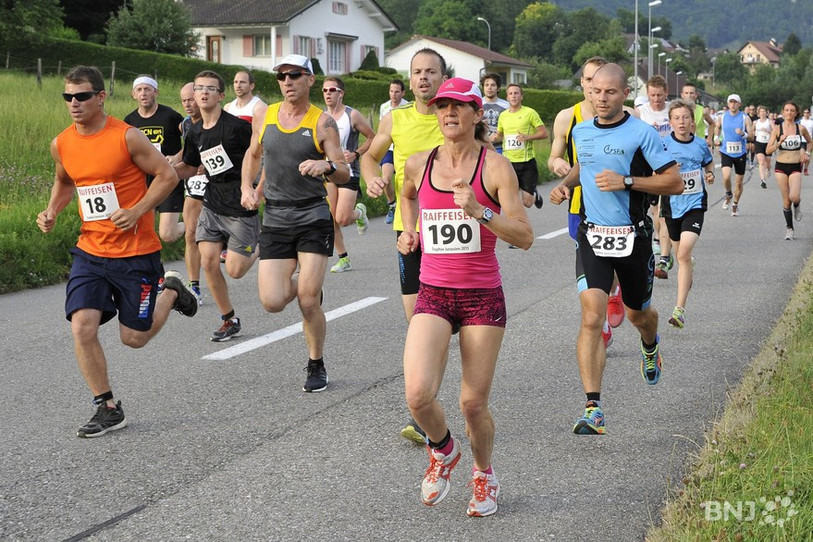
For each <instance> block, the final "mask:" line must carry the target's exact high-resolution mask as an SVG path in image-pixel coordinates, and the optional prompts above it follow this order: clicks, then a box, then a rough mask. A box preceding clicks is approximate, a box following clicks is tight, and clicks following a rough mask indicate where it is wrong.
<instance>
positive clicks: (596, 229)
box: [587, 224, 635, 258]
mask: <svg viewBox="0 0 813 542" xmlns="http://www.w3.org/2000/svg"><path fill="white" fill-rule="evenodd" d="M587 240H588V241H589V242H590V246H591V247H592V249H593V254H595V255H596V256H600V257H603V258H624V257H626V256H629V255H630V254H632V249H633V247H634V246H635V228H634V227H632V226H597V225H595V224H593V225H592V226H590V227H589V228H587Z"/></svg>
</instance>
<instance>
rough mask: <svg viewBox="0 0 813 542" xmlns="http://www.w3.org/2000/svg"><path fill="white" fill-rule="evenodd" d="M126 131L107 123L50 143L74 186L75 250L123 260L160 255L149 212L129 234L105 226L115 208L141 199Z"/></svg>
mask: <svg viewBox="0 0 813 542" xmlns="http://www.w3.org/2000/svg"><path fill="white" fill-rule="evenodd" d="M131 129H133V128H132V126H130V125H128V124H126V123H125V122H123V121H121V120H119V119H117V118H114V117H110V116H108V117H107V124H105V127H104V128H103V129H102V130H101V131H99V132H97V133H95V134H92V135H89V136H84V135H80V134H79V132H77V130H76V125H74V124H72V125H71V126H69V127H68V128H66V129H65V130H64V131H63V132H62V133H61V134H59V135H58V136H57V138H56V147H57V151H58V152H59V157H60V159H61V160H62V165H63V166H64V167H65V171H66V172H67V173H68V176H69V177H70V178H71V179H72V180H73V182H74V184H75V185H76V191H77V194H78V196H79V217H80V218H81V219H82V227H81V229H80V234H79V241H78V242H77V243H76V246H77V247H79V248H80V249H82V250H84V251H85V252H88V253H89V254H93V255H95V256H101V257H104V258H127V257H130V256H141V255H144V254H152V253H153V252H157V251H159V250H161V241H160V240H159V239H158V235H157V234H156V233H155V217H154V214H153V211H149V212H147V213H144V215H143V216H142V217H141V218H140V219H139V220H138V223H137V225H136V227H135V228H133V229H131V230H128V231H123V230H121V229H119V228H117V227H116V226H115V225H114V224H113V222H111V221H110V219H109V218H108V217H109V214H110V213H112V212H113V211H115V210H116V209H118V208H123V209H128V208H130V207H132V206H133V205H135V204H136V203H138V201H140V200H141V198H143V197H144V195H145V194H146V193H147V181H146V176H145V174H144V172H143V171H142V170H141V169H140V168H139V167H138V166H137V165H135V164H134V163H133V160H132V158H131V156H130V151H129V150H128V149H127V140H126V138H125V135H126V133H127V130H131Z"/></svg>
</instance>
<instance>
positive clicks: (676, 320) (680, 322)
mask: <svg viewBox="0 0 813 542" xmlns="http://www.w3.org/2000/svg"><path fill="white" fill-rule="evenodd" d="M684 324H686V316H685V315H684V310H683V308H682V307H675V310H673V311H672V316H670V317H669V325H670V326H672V327H676V328H678V329H683V326H684Z"/></svg>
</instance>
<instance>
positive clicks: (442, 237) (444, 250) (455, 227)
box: [421, 209, 480, 254]
mask: <svg viewBox="0 0 813 542" xmlns="http://www.w3.org/2000/svg"><path fill="white" fill-rule="evenodd" d="M421 239H422V240H423V252H424V253H426V254H467V253H473V252H480V224H479V223H478V222H477V221H476V220H475V219H473V218H471V217H470V216H469V215H467V214H466V213H465V212H464V211H463V210H462V209H421Z"/></svg>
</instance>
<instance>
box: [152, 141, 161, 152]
mask: <svg viewBox="0 0 813 542" xmlns="http://www.w3.org/2000/svg"><path fill="white" fill-rule="evenodd" d="M152 146H153V147H155V148H156V149H158V152H161V144H160V143H153V144H152Z"/></svg>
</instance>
